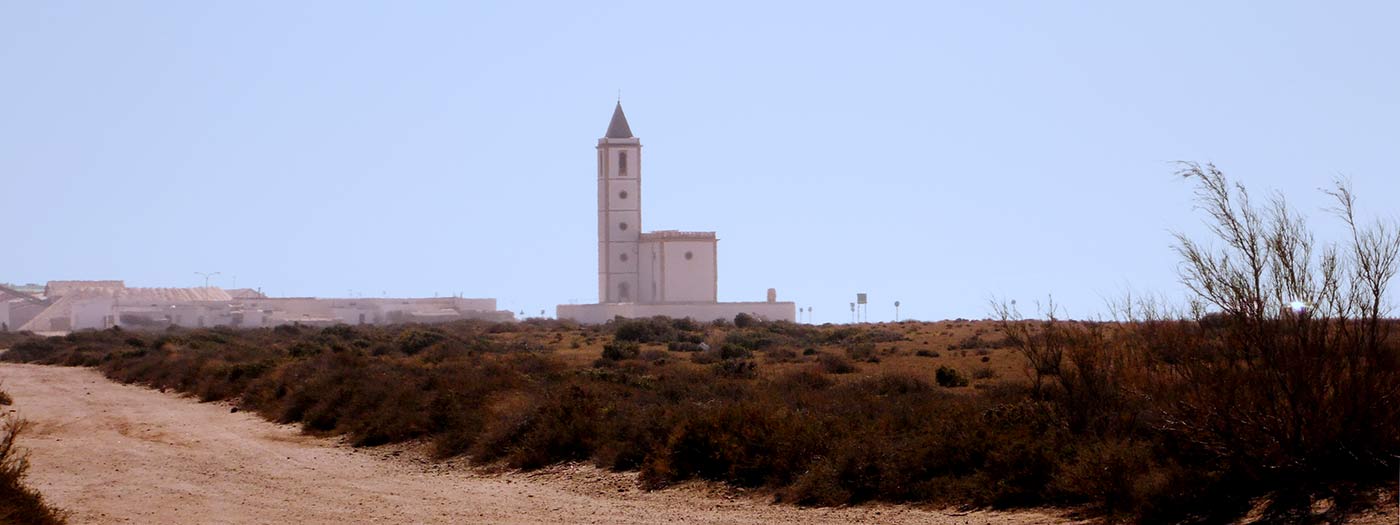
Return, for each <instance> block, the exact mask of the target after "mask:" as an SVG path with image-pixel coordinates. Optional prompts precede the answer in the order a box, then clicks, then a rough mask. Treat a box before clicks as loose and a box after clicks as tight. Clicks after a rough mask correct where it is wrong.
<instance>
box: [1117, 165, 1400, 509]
mask: <svg viewBox="0 0 1400 525" xmlns="http://www.w3.org/2000/svg"><path fill="white" fill-rule="evenodd" d="M1180 174H1181V175H1182V176H1183V177H1185V178H1187V179H1189V180H1191V181H1192V182H1194V183H1195V185H1196V200H1197V204H1198V208H1199V209H1201V210H1203V211H1204V212H1205V213H1206V214H1207V215H1208V217H1209V219H1210V220H1209V222H1208V224H1209V226H1210V230H1211V233H1212V234H1213V235H1214V237H1215V238H1216V240H1217V241H1219V242H1220V245H1218V246H1217V245H1213V244H1207V243H1202V242H1200V241H1197V240H1194V239H1191V238H1189V237H1187V236H1186V235H1184V234H1177V235H1176V239H1177V243H1176V246H1175V249H1176V251H1177V253H1178V254H1179V255H1180V256H1181V259H1182V265H1181V269H1180V271H1181V280H1182V282H1183V283H1184V284H1185V285H1186V286H1187V287H1188V288H1189V289H1190V290H1191V292H1192V293H1193V294H1194V296H1195V300H1194V303H1193V307H1192V310H1193V312H1194V315H1193V316H1192V318H1191V319H1190V320H1191V321H1194V322H1189V323H1182V322H1173V321H1172V320H1170V319H1165V318H1162V317H1154V316H1151V315H1149V316H1147V317H1145V318H1137V319H1131V320H1130V321H1132V322H1135V323H1136V324H1137V325H1138V326H1139V327H1140V329H1138V330H1135V331H1133V334H1132V335H1133V336H1134V338H1135V339H1136V341H1134V342H1132V344H1133V345H1134V346H1135V347H1136V348H1138V349H1140V350H1143V351H1144V352H1145V353H1146V355H1147V357H1148V363H1147V364H1148V366H1149V367H1150V369H1151V371H1152V373H1151V374H1149V376H1148V377H1149V378H1150V381H1149V382H1148V384H1145V385H1143V386H1142V387H1141V390H1142V392H1143V393H1145V394H1150V397H1151V398H1152V399H1153V400H1154V402H1155V403H1156V404H1155V405H1154V406H1156V407H1157V408H1158V409H1159V410H1158V412H1159V413H1158V415H1159V416H1160V420H1159V424H1160V428H1161V430H1164V431H1166V432H1167V433H1168V434H1169V435H1170V436H1172V437H1173V438H1175V439H1176V440H1177V441H1176V442H1177V443H1178V444H1179V445H1181V446H1183V447H1185V448H1186V449H1187V450H1188V452H1189V453H1191V454H1200V455H1202V456H1203V457H1204V459H1205V461H1204V462H1203V463H1205V464H1213V465H1219V468H1220V472H1221V475H1222V476H1223V478H1228V479H1230V480H1235V481H1234V482H1238V483H1241V484H1244V485H1249V486H1251V487H1254V488H1267V487H1266V486H1272V487H1275V488H1277V489H1279V490H1292V489H1298V488H1299V487H1304V486H1308V485H1316V486H1328V485H1330V483H1331V482H1334V481H1343V480H1345V481H1356V480H1358V479H1365V478H1371V479H1385V477H1387V476H1388V475H1389V474H1393V473H1394V470H1395V454H1397V453H1400V368H1397V364H1398V363H1397V354H1398V353H1400V351H1398V350H1397V345H1396V342H1395V341H1394V340H1393V339H1391V338H1390V337H1389V329H1390V326H1391V323H1388V322H1387V321H1386V319H1385V316H1386V315H1388V312H1389V310H1388V306H1387V304H1386V297H1387V293H1388V287H1389V285H1390V282H1391V280H1392V279H1393V278H1394V276H1395V274H1396V271H1397V266H1398V265H1397V260H1400V256H1398V255H1400V235H1397V228H1396V225H1395V223H1394V222H1383V221H1376V222H1373V223H1366V224H1363V223H1361V222H1360V221H1359V220H1358V219H1357V217H1356V211H1355V203H1356V198H1355V196H1354V194H1353V192H1352V190H1351V188H1350V187H1349V186H1348V185H1347V184H1345V183H1343V182H1340V181H1339V182H1337V183H1336V184H1335V186H1334V187H1333V188H1332V189H1331V190H1327V194H1328V195H1330V196H1331V197H1332V198H1334V199H1335V201H1336V208H1335V209H1334V210H1333V211H1334V212H1335V214H1336V215H1337V216H1338V217H1340V218H1341V219H1342V221H1343V223H1344V224H1345V225H1346V227H1347V232H1348V233H1349V236H1348V238H1347V239H1345V240H1343V241H1342V242H1340V243H1335V244H1332V243H1328V244H1320V243H1318V242H1317V241H1316V240H1315V238H1314V237H1313V234H1312V230H1311V229H1310V228H1309V226H1308V224H1307V221H1306V219H1305V218H1304V217H1303V216H1302V215H1301V214H1299V213H1298V212H1296V211H1295V210H1294V209H1292V208H1291V207H1290V206H1289V205H1288V204H1287V202H1286V201H1285V200H1284V198H1283V197H1282V196H1274V197H1272V198H1270V199H1269V200H1268V202H1267V203H1266V204H1264V205H1258V204H1256V203H1255V202H1254V201H1253V200H1252V198H1251V196H1250V194H1249V192H1248V191H1247V190H1246V189H1245V188H1244V186H1242V185H1239V184H1232V183H1230V182H1229V180H1228V179H1227V178H1226V176H1225V174H1224V173H1222V172H1221V171H1220V170H1219V169H1217V168H1216V167H1215V166H1213V165H1209V164H1207V165H1199V164H1194V163H1186V164H1183V165H1182V169H1181V171H1180ZM1164 342H1166V343H1168V344H1163V343H1164Z"/></svg>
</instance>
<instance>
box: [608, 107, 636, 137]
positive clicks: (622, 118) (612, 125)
mask: <svg viewBox="0 0 1400 525" xmlns="http://www.w3.org/2000/svg"><path fill="white" fill-rule="evenodd" d="M604 138H610V139H630V138H632V128H631V127H629V126H628V125H627V115H623V114H622V103H621V102H618V103H617V109H614V110H613V118H612V122H609V123H608V134H607V135H604Z"/></svg>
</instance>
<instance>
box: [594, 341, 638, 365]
mask: <svg viewBox="0 0 1400 525" xmlns="http://www.w3.org/2000/svg"><path fill="white" fill-rule="evenodd" d="M641 351H642V347H641V345H639V344H637V343H634V342H631V341H613V342H611V343H606V344H604V345H603V359H606V360H609V361H621V360H623V359H635V358H636V357H637V356H638V355H640V354H641Z"/></svg>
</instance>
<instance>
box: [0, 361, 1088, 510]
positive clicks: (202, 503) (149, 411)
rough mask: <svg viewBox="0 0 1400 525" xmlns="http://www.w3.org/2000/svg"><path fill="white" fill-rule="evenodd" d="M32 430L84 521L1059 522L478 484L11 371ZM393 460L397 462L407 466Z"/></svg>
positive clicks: (583, 477) (115, 389)
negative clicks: (819, 507) (817, 507)
mask: <svg viewBox="0 0 1400 525" xmlns="http://www.w3.org/2000/svg"><path fill="white" fill-rule="evenodd" d="M0 381H3V387H4V388H5V389H6V390H7V391H9V392H10V394H11V395H12V396H13V397H14V399H15V404H14V406H12V407H9V408H10V409H15V410H17V411H18V412H19V413H20V414H21V415H22V416H23V417H25V418H27V419H29V420H30V422H31V427H30V432H29V434H28V435H27V436H24V437H23V438H22V440H21V445H22V446H24V447H26V448H28V449H29V450H30V453H31V454H30V460H31V462H32V467H31V470H30V483H31V484H32V485H34V486H35V488H37V489H39V490H40V491H41V492H42V493H43V494H44V495H45V497H47V498H48V499H49V501H51V502H52V503H54V504H55V505H57V506H59V507H61V508H64V509H66V510H68V511H69V512H70V513H71V518H72V521H73V522H74V523H192V522H201V523H281V522H298V523H303V524H305V523H409V522H413V523H424V522H429V523H431V522H443V523H447V522H451V523H755V524H757V523H793V524H797V523H801V524H804V525H812V524H821V523H871V522H879V523H1059V522H1061V520H1060V519H1058V518H1056V517H1054V516H1052V515H1047V514H1042V513H1035V512H1020V513H1012V514H1007V513H974V514H969V515H954V514H951V513H944V512H937V511H927V510H920V509H911V508H908V507H902V506H888V505H879V506H861V507H858V508H844V509H798V508H795V507H791V506H784V505H771V504H768V503H766V502H765V501H764V500H761V499H758V498H752V497H745V496H742V495H740V496H737V497H736V496H734V495H728V496H726V495H725V494H723V491H722V490H716V489H714V488H713V487H712V486H711V487H707V486H704V485H692V486H690V487H682V488H677V489H671V490H664V491H656V492H645V491H640V490H636V489H635V488H634V487H635V483H634V481H633V480H634V479H635V477H634V476H629V475H624V474H614V473H608V472H604V471H600V470H598V469H594V468H591V467H585V466H571V467H560V468H556V469H552V470H549V471H546V472H543V473H540V474H521V473H511V474H501V475H492V474H482V473H479V472H473V471H471V470H470V469H467V468H464V467H463V466H462V465H460V464H452V463H446V464H445V463H441V462H432V461H426V460H423V459H422V458H418V457H415V453H414V452H413V451H412V449H404V448H402V447H400V448H399V449H395V448H392V447H381V448H376V449H358V450H357V449H353V448H350V447H346V446H344V445H341V444H338V443H337V442H335V441H333V440H328V439H320V438H313V437H307V436H303V435H300V434H299V433H298V432H297V430H296V428H295V427H291V426H280V425H276V424H272V423H269V422H267V421H264V420H262V419H260V418H258V417H256V416H253V415H250V414H247V413H243V412H240V413H230V412H229V407H228V406H227V405H223V404H218V403H198V402H195V401H193V400H191V399H189V398H182V397H178V396H175V395H171V394H162V393H160V392H156V391H153V390H150V389H146V388H141V387H136V386H130V385H121V384H117V383H114V382H111V381H108V380H107V379H105V378H103V377H102V376H101V375H99V374H98V373H97V372H95V371H92V370H89V369H81V368H63V367H46V366H34V365H13V364H4V365H0ZM395 452H397V454H395Z"/></svg>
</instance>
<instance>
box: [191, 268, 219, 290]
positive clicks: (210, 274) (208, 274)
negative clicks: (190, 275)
mask: <svg viewBox="0 0 1400 525" xmlns="http://www.w3.org/2000/svg"><path fill="white" fill-rule="evenodd" d="M194 274H195V275H203V276H204V287H205V288H208V287H209V278H210V277H213V276H215V275H219V272H194Z"/></svg>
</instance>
